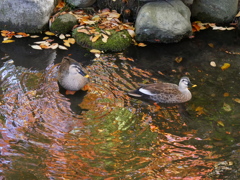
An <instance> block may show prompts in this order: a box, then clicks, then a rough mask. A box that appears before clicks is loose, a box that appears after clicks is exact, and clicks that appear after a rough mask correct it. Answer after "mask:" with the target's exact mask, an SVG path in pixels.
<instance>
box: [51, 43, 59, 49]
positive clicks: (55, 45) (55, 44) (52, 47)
mask: <svg viewBox="0 0 240 180" xmlns="http://www.w3.org/2000/svg"><path fill="white" fill-rule="evenodd" d="M49 48H51V49H57V48H58V43H53V44H52V45H51V46H49Z"/></svg>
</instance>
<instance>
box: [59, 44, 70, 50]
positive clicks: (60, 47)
mask: <svg viewBox="0 0 240 180" xmlns="http://www.w3.org/2000/svg"><path fill="white" fill-rule="evenodd" d="M58 48H59V49H61V50H68V48H66V47H65V46H62V45H58Z"/></svg>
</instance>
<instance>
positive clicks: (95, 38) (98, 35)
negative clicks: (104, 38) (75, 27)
mask: <svg viewBox="0 0 240 180" xmlns="http://www.w3.org/2000/svg"><path fill="white" fill-rule="evenodd" d="M100 37H101V35H100V34H97V35H95V36H94V37H93V38H92V40H91V41H92V42H96V41H97V40H98V39H99V38H100Z"/></svg>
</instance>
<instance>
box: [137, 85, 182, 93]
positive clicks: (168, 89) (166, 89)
mask: <svg viewBox="0 0 240 180" xmlns="http://www.w3.org/2000/svg"><path fill="white" fill-rule="evenodd" d="M140 86H141V87H140V88H139V91H140V92H141V93H143V94H145V95H149V96H153V95H157V94H178V93H179V92H180V91H179V90H178V86H177V85H176V84H171V83H163V82H159V83H154V84H141V85H140Z"/></svg>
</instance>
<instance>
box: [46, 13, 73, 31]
mask: <svg viewBox="0 0 240 180" xmlns="http://www.w3.org/2000/svg"><path fill="white" fill-rule="evenodd" d="M76 24H77V18H76V17H75V16H73V15H71V14H63V15H61V16H58V17H57V18H56V19H55V21H54V22H53V23H52V25H51V27H50V30H51V31H52V32H54V33H56V34H66V33H68V32H70V31H71V30H72V28H73V26H75V25H76Z"/></svg>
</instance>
